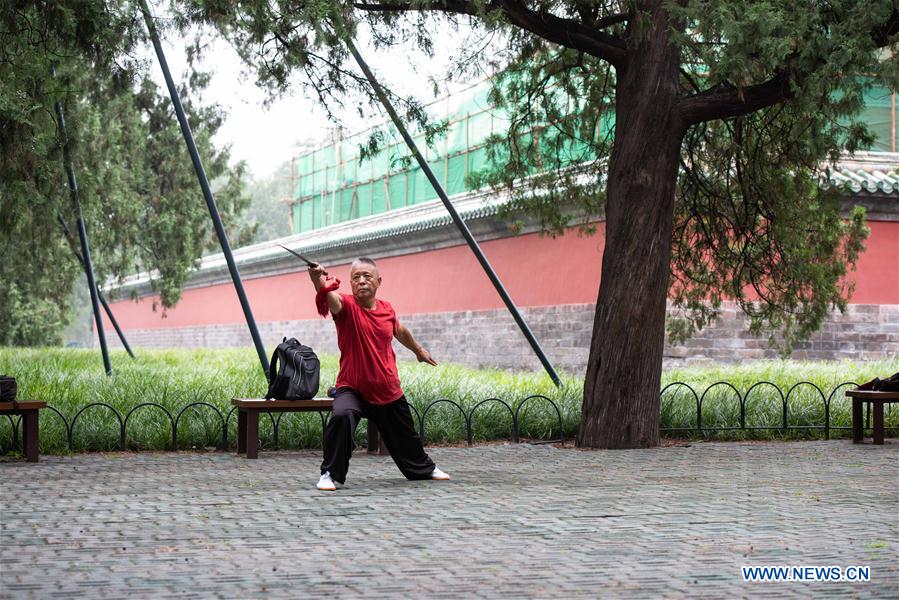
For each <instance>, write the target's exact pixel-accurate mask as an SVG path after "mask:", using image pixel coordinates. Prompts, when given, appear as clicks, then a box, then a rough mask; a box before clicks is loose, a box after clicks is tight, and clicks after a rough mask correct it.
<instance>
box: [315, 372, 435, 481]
mask: <svg viewBox="0 0 899 600" xmlns="http://www.w3.org/2000/svg"><path fill="white" fill-rule="evenodd" d="M331 411H332V412H331V420H330V421H328V426H327V427H326V428H325V436H324V437H325V439H324V450H325V459H324V460H323V461H322V469H321V472H322V473H323V474H324V472H325V471H330V472H331V479H333V480H334V481H336V482H338V483H343V482H344V481H346V473H347V470H348V469H349V467H350V457H351V456H352V455H353V448H354V447H355V446H356V443H355V441H354V438H355V437H356V425H357V424H358V423H359V419H360V418H362V417H365V418H366V419H368V420H369V421H374V422H375V424H376V425H377V426H378V431H380V433H381V436H382V437H383V438H384V444H385V445H386V446H387V449H388V450H389V451H390V456H391V457H393V462H395V463H396V466H398V467H399V468H400V471H401V472H402V473H403V475H404V476H405V477H406V479H430V478H431V473H432V472H433V471H434V461H432V460H431V458H430V457H429V456H428V455H427V453H426V452H425V449H424V446H422V443H421V438H420V437H419V436H418V432H416V431H415V424H414V423H413V421H412V413H411V412H410V411H409V404H408V403H407V402H406V397H405V396H402V397H400V399H399V400H397V401H396V402H391V403H390V404H382V405H378V404H371V403H369V402H366V401H365V400H364V399H363V398H362V396H361V395H360V394H359V392H357V391H356V390H354V389H352V388H348V387H343V388H340V389H338V390H337V395H336V396H335V397H334V405H333V408H332V409H331Z"/></svg>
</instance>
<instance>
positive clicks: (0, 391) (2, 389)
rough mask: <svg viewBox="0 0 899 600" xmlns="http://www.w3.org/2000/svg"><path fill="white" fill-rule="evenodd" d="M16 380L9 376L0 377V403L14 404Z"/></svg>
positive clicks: (16, 387)
mask: <svg viewBox="0 0 899 600" xmlns="http://www.w3.org/2000/svg"><path fill="white" fill-rule="evenodd" d="M17 390H18V385H16V378H15V377H10V376H9V375H0V402H12V403H13V404H15V402H16V391H17Z"/></svg>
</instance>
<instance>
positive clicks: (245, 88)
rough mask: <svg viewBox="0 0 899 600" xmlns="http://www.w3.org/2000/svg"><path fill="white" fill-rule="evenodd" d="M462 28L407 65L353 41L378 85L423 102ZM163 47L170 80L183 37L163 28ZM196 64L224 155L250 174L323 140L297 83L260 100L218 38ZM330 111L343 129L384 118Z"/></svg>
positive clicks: (313, 106)
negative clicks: (222, 113) (218, 111)
mask: <svg viewBox="0 0 899 600" xmlns="http://www.w3.org/2000/svg"><path fill="white" fill-rule="evenodd" d="M463 35H464V33H463V34H458V33H457V34H443V35H442V36H441V38H440V39H439V41H438V43H437V44H436V46H437V48H439V50H438V55H437V56H436V57H435V60H432V61H418V62H416V63H414V64H413V63H411V62H410V56H415V55H416V54H417V53H414V52H413V49H412V48H411V47H408V48H404V49H398V50H395V51H392V52H390V53H384V52H374V51H373V49H372V48H371V47H370V45H369V44H367V43H366V40H365V39H360V40H357V46H358V48H359V51H360V53H361V54H362V56H363V58H364V59H365V60H366V61H367V62H368V63H369V65H370V66H371V67H372V69H373V70H374V72H375V74H376V76H377V77H378V79H379V81H381V82H382V83H383V84H384V85H386V86H389V87H391V88H392V89H393V90H394V91H395V92H397V93H401V94H403V95H410V94H411V95H414V96H415V97H416V98H417V99H418V100H419V101H422V102H429V101H432V100H434V99H435V98H434V96H433V94H432V90H431V86H430V85H427V84H423V83H422V82H426V81H427V77H428V76H429V75H437V76H439V75H440V74H442V73H444V72H445V70H446V65H447V64H448V62H449V61H450V60H451V58H452V55H453V50H454V48H456V47H457V46H458V43H459V39H461V37H462V36H463ZM163 49H164V52H165V55H166V60H167V62H168V63H169V67H170V69H171V71H172V75H173V77H174V79H175V83H176V85H177V84H178V83H179V82H180V81H181V79H182V76H183V73H184V69H185V66H186V62H187V61H186V53H185V41H184V40H183V39H181V38H178V37H174V36H173V35H172V34H169V36H168V37H166V38H164V39H163ZM149 57H150V58H151V59H152V64H151V69H150V70H151V74H152V76H153V78H154V80H156V82H157V83H158V84H159V85H160V86H161V88H162V89H163V90H164V89H165V82H164V80H163V77H162V72H161V70H160V68H159V65H158V64H157V63H156V60H155V55H153V54H152V53H151V54H149ZM201 67H202V68H203V69H204V70H207V71H209V72H211V73H212V78H211V82H210V85H209V87H208V88H207V89H206V90H205V92H204V93H203V100H204V101H205V102H216V103H218V104H219V105H221V106H222V107H223V108H224V109H225V110H226V111H227V117H226V119H225V121H224V123H223V125H222V127H221V128H220V130H219V132H218V133H217V135H216V137H215V141H216V142H217V143H218V144H230V145H231V156H232V159H233V160H235V161H236V160H245V161H246V163H247V166H248V168H249V170H250V173H251V175H252V176H253V178H254V179H257V180H258V179H263V178H266V177H268V176H270V175H271V174H272V173H273V172H274V170H275V169H276V168H277V167H278V166H279V165H281V164H282V163H284V162H286V161H288V160H290V158H291V157H292V156H293V155H295V154H296V153H297V143H298V142H300V143H302V142H308V141H315V142H319V141H323V140H326V139H328V137H329V130H332V129H333V127H334V123H332V122H331V121H329V120H328V118H327V115H326V113H325V110H324V109H323V108H322V107H321V105H319V104H318V101H317V100H313V99H311V98H306V97H304V96H303V93H302V90H301V89H300V87H299V86H298V85H297V86H295V87H296V90H295V91H293V92H291V93H290V94H289V95H287V96H284V97H282V98H278V99H276V100H274V102H272V103H271V104H270V105H269V106H267V107H266V106H263V103H264V101H265V99H266V98H265V97H266V92H264V91H262V90H260V89H259V88H258V87H256V85H255V83H254V80H255V76H254V75H253V74H252V73H247V72H246V71H245V67H244V66H243V63H242V62H241V61H240V59H239V58H238V56H237V53H236V52H235V51H234V49H233V48H232V47H231V46H230V45H229V44H228V43H227V42H225V41H224V40H221V39H219V40H216V41H214V42H213V46H212V47H211V48H210V49H209V51H207V52H206V53H205V57H204V59H203V61H202V62H201ZM353 67H354V68H355V65H353ZM480 78H483V77H480ZM480 78H479V79H480ZM476 80H477V79H475V80H474V81H476ZM470 85H471V82H470V81H469V82H454V83H452V84H450V85H449V86H448V87H447V88H446V90H448V91H450V92H452V91H455V90H459V89H462V88H463V87H467V86H470ZM338 115H339V117H340V118H341V120H343V122H344V125H345V127H346V128H347V130H348V131H349V132H350V133H352V132H356V131H361V130H363V129H366V128H368V127H371V126H372V125H375V124H377V123H379V122H382V121H385V120H387V115H386V113H384V112H383V111H380V110H379V111H378V112H377V114H371V111H368V110H367V111H366V114H365V117H364V118H362V117H360V116H359V115H358V113H357V111H356V110H355V109H348V110H344V111H342V112H339V113H338Z"/></svg>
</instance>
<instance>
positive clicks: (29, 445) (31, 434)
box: [22, 410, 882, 462]
mask: <svg viewBox="0 0 899 600" xmlns="http://www.w3.org/2000/svg"><path fill="white" fill-rule="evenodd" d="M22 420H23V421H24V425H25V426H24V428H23V429H22V449H23V450H24V452H25V460H26V461H28V462H37V461H38V455H37V442H38V439H37V438H38V429H39V428H38V411H36V410H26V411H23V412H22ZM881 420H882V419H881ZM881 443H882V442H881Z"/></svg>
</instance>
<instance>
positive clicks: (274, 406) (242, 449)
mask: <svg viewBox="0 0 899 600" xmlns="http://www.w3.org/2000/svg"><path fill="white" fill-rule="evenodd" d="M333 404H334V400H332V399H331V398H313V399H312V400H262V399H259V398H232V399H231V406H235V407H237V453H238V454H243V453H246V455H247V458H259V414H260V413H276V412H277V413H283V412H319V413H321V412H330V410H331V407H332V406H333ZM379 438H380V435H378V427H377V426H376V425H375V424H374V423H373V422H372V421H369V422H368V453H369V454H389V453H388V452H387V448H386V447H385V446H384V444H383V442H382V441H381V440H380V439H379Z"/></svg>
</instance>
